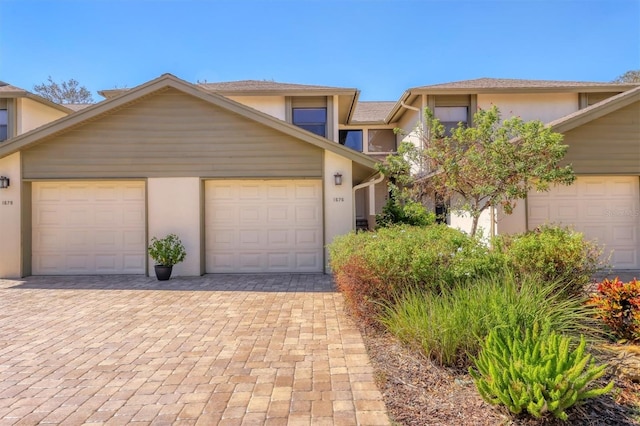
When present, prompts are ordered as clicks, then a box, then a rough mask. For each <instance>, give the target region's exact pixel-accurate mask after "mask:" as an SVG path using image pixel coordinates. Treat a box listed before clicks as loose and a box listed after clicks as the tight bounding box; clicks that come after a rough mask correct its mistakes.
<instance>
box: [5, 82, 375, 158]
mask: <svg viewBox="0 0 640 426" xmlns="http://www.w3.org/2000/svg"><path fill="white" fill-rule="evenodd" d="M167 88H173V89H176V90H179V91H181V92H183V93H186V94H189V95H192V96H194V97H197V98H199V99H201V100H203V101H205V102H209V103H211V104H213V105H216V106H218V107H220V108H224V109H226V110H229V111H231V112H234V113H236V114H239V115H241V116H244V117H246V118H248V119H250V120H253V121H255V122H257V123H260V124H263V125H265V126H268V127H271V128H273V129H275V130H277V131H280V132H282V133H285V134H287V135H290V136H293V137H295V138H297V139H299V140H301V141H304V142H307V143H309V144H311V145H314V146H317V147H319V148H322V149H326V150H328V151H331V152H334V153H336V154H338V155H341V156H343V157H345V158H348V159H350V160H352V161H354V162H355V163H357V164H360V165H362V166H365V167H368V168H370V169H374V167H375V164H376V163H377V161H376V160H373V159H371V158H369V157H368V156H366V155H365V154H362V153H359V152H357V151H354V150H352V149H350V148H347V147H344V146H342V145H340V144H339V143H337V142H332V141H330V140H328V139H325V138H323V137H320V136H317V135H314V134H313V133H310V132H307V131H306V130H303V129H301V128H299V127H296V126H294V125H292V124H289V123H285V122H284V121H282V120H278V119H277V118H274V117H272V116H270V115H267V114H264V113H262V112H260V111H257V110H255V109H253V108H250V107H248V106H246V105H243V104H240V103H238V102H235V101H233V100H231V99H228V98H226V97H224V96H221V95H217V94H215V93H210V92H206V91H204V90H202V89H201V88H199V87H197V86H196V85H193V84H191V83H188V82H186V81H184V80H181V79H179V78H177V77H175V76H173V75H171V74H163V75H161V76H160V77H158V78H156V79H154V80H151V81H149V82H147V83H144V84H142V85H140V86H137V87H134V88H133V89H130V90H128V91H126V92H124V93H122V94H120V95H119V96H116V97H113V98H110V99H107V100H105V101H102V102H100V103H97V104H93V105H91V106H89V107H87V108H85V109H83V110H81V111H78V112H76V113H75V114H71V115H68V116H66V117H63V118H61V119H59V120H56V121H54V122H52V123H49V124H46V125H44V126H42V127H38V128H37V129H34V130H32V131H30V132H27V133H24V134H22V135H20V136H17V137H15V138H12V139H9V140H8V141H6V142H4V143H3V144H1V145H0V158H3V157H6V156H7V155H10V154H13V153H15V152H18V151H20V150H23V149H26V148H29V147H30V146H33V145H37V144H39V143H41V142H43V140H44V139H45V138H47V137H49V136H53V135H56V134H60V133H63V132H66V131H68V130H70V129H72V128H74V127H76V126H79V125H82V124H85V123H86V122H88V121H90V120H94V119H96V118H98V117H99V116H101V115H104V114H108V113H110V112H112V111H114V110H117V109H119V108H122V107H124V106H127V105H129V104H132V103H134V102H137V101H138V100H140V99H141V98H144V97H146V96H149V95H151V94H153V93H155V92H158V91H161V90H165V89H167Z"/></svg>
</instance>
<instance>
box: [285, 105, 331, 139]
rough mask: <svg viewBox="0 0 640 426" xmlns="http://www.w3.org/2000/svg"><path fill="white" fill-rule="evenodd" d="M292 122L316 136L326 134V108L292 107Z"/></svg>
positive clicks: (324, 135)
mask: <svg viewBox="0 0 640 426" xmlns="http://www.w3.org/2000/svg"><path fill="white" fill-rule="evenodd" d="M293 124H294V125H296V126H298V127H301V128H303V129H305V130H308V131H310V132H311V133H315V134H316V135H318V136H322V137H326V136H327V109H326V108H293Z"/></svg>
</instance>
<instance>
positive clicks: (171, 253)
mask: <svg viewBox="0 0 640 426" xmlns="http://www.w3.org/2000/svg"><path fill="white" fill-rule="evenodd" d="M149 256H151V258H152V259H153V260H154V261H155V262H156V264H157V265H162V266H173V265H175V264H176V263H180V262H182V261H183V260H184V259H185V257H186V256H187V252H186V250H185V248H184V246H183V245H182V241H180V238H178V236H177V235H176V234H169V235H167V236H166V237H164V238H160V239H158V238H156V237H153V238H151V244H150V245H149Z"/></svg>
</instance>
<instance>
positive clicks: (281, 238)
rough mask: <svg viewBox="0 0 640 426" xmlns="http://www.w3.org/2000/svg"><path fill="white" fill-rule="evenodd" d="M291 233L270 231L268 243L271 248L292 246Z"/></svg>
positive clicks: (285, 230) (282, 230)
mask: <svg viewBox="0 0 640 426" xmlns="http://www.w3.org/2000/svg"><path fill="white" fill-rule="evenodd" d="M289 234H290V231H289V230H288V229H269V230H268V231H267V243H268V244H269V245H270V246H289V245H291V241H292V240H291V238H290V237H289Z"/></svg>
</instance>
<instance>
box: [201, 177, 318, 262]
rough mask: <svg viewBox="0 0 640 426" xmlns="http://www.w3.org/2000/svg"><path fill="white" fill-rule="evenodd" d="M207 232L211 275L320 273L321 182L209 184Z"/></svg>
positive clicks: (206, 201)
mask: <svg viewBox="0 0 640 426" xmlns="http://www.w3.org/2000/svg"><path fill="white" fill-rule="evenodd" d="M205 229H206V230H205V233H206V243H205V250H206V265H207V266H206V271H207V272H208V273H216V272H321V271H322V270H323V238H322V184H321V181H317V180H215V181H213V180H212V181H207V182H205Z"/></svg>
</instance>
